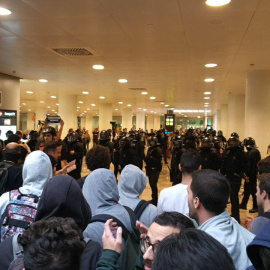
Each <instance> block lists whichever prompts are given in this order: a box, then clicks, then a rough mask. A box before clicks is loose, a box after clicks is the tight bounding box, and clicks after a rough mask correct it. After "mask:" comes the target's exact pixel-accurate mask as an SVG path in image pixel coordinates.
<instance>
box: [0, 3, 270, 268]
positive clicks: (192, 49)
mask: <svg viewBox="0 0 270 270" xmlns="http://www.w3.org/2000/svg"><path fill="white" fill-rule="evenodd" d="M269 14H270V1H269V0H168V1H164V0H137V1H132V0H0V151H1V152H2V150H3V153H2V154H1V158H2V160H5V157H4V155H5V150H6V151H7V153H8V154H7V156H8V155H10V154H9V151H10V149H9V148H8V147H7V145H8V143H12V144H13V143H19V144H25V145H26V144H27V143H28V142H29V141H31V140H35V142H36V143H35V146H34V148H33V150H35V149H36V150H42V151H44V152H45V153H46V154H48V153H47V152H46V151H45V149H47V148H46V147H49V148H50V147H60V146H59V145H57V146H51V145H50V143H49V146H48V145H47V143H48V142H51V141H53V142H57V143H58V144H60V145H61V151H60V152H59V156H58V157H57V158H52V159H51V162H52V165H53V168H54V172H52V173H53V175H54V177H57V176H55V175H58V174H60V175H61V176H62V175H65V174H69V175H71V176H72V177H73V178H75V179H76V180H78V179H81V177H82V178H84V177H85V178H84V180H83V181H85V182H83V183H84V184H83V185H84V187H85V185H86V183H87V179H88V177H89V176H90V175H91V174H93V173H94V169H93V170H91V169H90V171H91V173H90V175H89V176H87V175H88V174H89V172H90V171H89V165H88V163H87V161H86V160H87V159H88V160H89V156H88V150H89V149H92V148H93V147H96V145H99V144H101V145H104V146H106V147H108V148H109V150H110V158H111V163H110V165H108V166H107V167H108V168H110V170H111V171H112V172H114V174H115V175H116V176H117V177H116V178H117V180H118V181H119V179H120V178H121V176H120V175H121V174H120V172H121V171H123V169H124V168H125V166H126V165H128V164H133V165H136V166H137V167H139V168H140V169H141V170H142V171H143V173H144V174H145V175H147V184H146V188H144V189H143V191H142V192H141V193H140V199H141V200H145V201H151V203H152V204H153V206H154V205H157V206H158V201H157V200H158V199H157V196H156V195H153V194H154V193H155V192H157V194H158V196H160V194H161V192H162V191H163V190H165V189H166V190H167V188H170V187H172V185H173V187H175V185H177V184H179V183H181V181H182V177H183V179H185V177H184V175H185V172H184V171H181V168H180V167H181V166H180V167H179V163H180V160H181V158H180V156H179V154H178V152H177V151H178V150H177V149H178V148H179V149H180V148H182V149H184V151H183V153H185V152H186V151H191V152H192V151H193V150H194V151H195V152H196V153H200V154H201V153H202V151H204V150H205V149H208V150H209V149H210V148H211V151H212V152H211V155H212V157H211V158H212V159H211V158H210V156H209V157H207V158H205V162H206V161H207V159H209V160H210V159H211V162H212V163H213V164H214V163H215V162H217V160H218V162H219V165H217V167H215V166H214V165H213V164H212V163H211V162H210V161H209V160H208V161H207V162H209V164H210V163H211V166H210V165H209V167H207V166H206V165H205V167H204V166H203V168H202V169H211V170H214V171H215V172H216V171H218V172H220V173H221V174H223V175H225V176H226V177H227V178H228V180H229V184H230V198H229V197H228V200H226V209H227V211H228V212H229V215H231V216H232V217H233V218H235V220H236V221H237V222H236V223H237V225H239V224H240V226H241V228H246V229H248V230H250V227H251V224H252V223H248V221H247V220H249V221H250V220H251V219H252V220H253V219H255V220H256V218H257V217H258V215H261V214H262V213H263V212H266V210H265V209H266V208H265V207H264V208H262V209H263V210H262V209H260V204H259V203H258V204H259V205H257V203H256V202H255V201H256V195H255V193H256V186H257V173H259V174H260V169H258V168H257V163H258V162H259V161H260V160H264V159H265V158H266V159H267V156H268V155H269V153H270V140H269V137H268V136H269V133H270V117H269V115H270V106H269V100H270V16H269ZM50 128H51V129H50ZM15 134H16V135H18V136H19V137H20V138H19V140H18V141H16V138H17V137H16V138H15V137H14V136H15ZM46 134H47V135H48V134H49V135H50V136H51V137H52V139H48V138H47V137H46V136H47V135H46ZM10 136H11V137H10ZM12 136H13V137H12ZM33 138H34V139H33ZM122 138H123V139H122ZM223 138H224V139H223ZM75 141H76V142H78V143H79V142H81V143H83V149H84V150H83V151H80V150H78V156H79V155H80V154H79V152H80V153H82V155H81V156H80V157H77V156H76V158H75V161H74V160H73V161H74V163H72V159H74V158H70V156H75V155H77V152H76V151H77V150H76V149H75V147H74V148H72V149H71V148H70V149H69V145H70V144H71V143H74V142H75ZM191 141H192V142H191ZM104 142H106V143H104ZM42 143H43V144H42ZM65 144H66V147H67V149H66V150H65V151H67V153H68V154H67V158H65V159H64V158H63V151H64V150H63V149H65V146H63V145H65ZM137 144H138V145H140V146H138V147H139V148H140V147H142V150H140V149H141V148H140V149H139V148H138V149H139V150H136V151H137V152H136V151H135V150H134V149H135V148H134V149H133V150H131V151H130V152H128V151H127V154H123V153H124V150H122V149H124V147H126V146H125V145H129V147H130V149H131V148H132V147H133V146H134V145H136V147H137ZM116 145H117V146H116ZM179 145H180V146H179ZM157 146H159V148H160V152H158V151H157V152H156V153H155V154H153V151H155V150H153V151H152V149H157V148H155V147H157ZM10 147H11V146H10ZM13 147H15V146H13ZM134 147H135V146H134ZM11 148H12V147H11ZM15 148H16V147H15ZM236 148H237V151H238V152H239V153H238V154H236V156H233V157H232V159H231V160H233V161H232V163H231V164H232V165H228V164H229V161H228V160H229V159H230V155H232V153H234V151H236V150H235V149H236ZM24 149H26V152H27V153H26V155H28V156H29V157H30V156H31V154H33V153H30V152H34V151H30V145H29V147H27V146H26V147H25V146H24ZM55 149H56V148H55ZM136 149H137V148H136ZM189 149H193V150H189ZM31 150H32V149H31ZM251 150H252V151H254V152H255V151H256V153H255V154H254V155H257V157H256V158H255V157H254V155H253V156H252V158H250V156H251V155H249V152H250V151H251ZM16 151H17V150H16ZM48 151H49V150H48ZM121 151H122V152H121ZM151 151H152V152H151ZM209 151H210V150H209ZM237 151H236V152H237ZM135 152H136V153H135ZM213 152H214V154H213ZM240 152H241V153H240ZM20 153H21V152H20ZM60 153H61V154H60ZM130 153H131V154H130ZM134 153H135V154H134ZM179 153H180V152H179ZM183 153H182V152H181V155H183ZM11 154H14V153H13V152H12V153H11ZM61 155H62V159H61ZM89 155H90V154H89ZM140 155H141V156H140ZM151 155H152V156H151ZM156 155H159V157H158V158H157V156H156ZM193 155H195V156H196V154H194V153H193ZM209 155H210V154H209ZM28 156H27V157H26V159H25V162H26V163H27V158H28ZM94 156H95V155H94ZM97 156H98V155H96V158H97ZM123 156H124V157H123ZM131 156H132V157H131ZM134 156H136V157H137V156H140V158H141V159H140V161H139V165H138V164H137V163H136V162H137V161H134V160H135V159H136V158H134ZM176 156H177V158H178V160H177V161H176V159H177V158H176ZM195 156H192V157H193V158H195ZM213 156H214V157H213ZM50 158H51V157H50ZM91 158H93V157H91ZM57 159H58V162H57ZM104 159H106V158H104ZM104 159H103V157H102V158H101V160H102V161H103V163H104V162H105V161H104ZM122 159H124V161H123V160H122ZM153 159H155V162H156V163H154V161H153ZM183 159H184V158H183ZM201 159H203V156H202V154H201ZM130 160H133V161H130ZM151 160H152V161H151ZM156 160H158V161H156ZM235 160H236V161H235ZM63 161H65V162H66V163H65V162H64V163H63ZM151 162H153V163H151ZM252 162H253V163H252ZM268 162H269V161H268ZM15 163H16V162H15ZM75 163H76V164H75ZM122 163H125V165H123V166H122V165H121V164H122ZM135 163H136V164H135ZM157 163H158V164H159V165H157ZM176 163H177V164H176ZM236 163H237V164H238V163H239V164H240V165H239V166H243V168H242V169H239V170H238V169H236V170H235V171H233V173H232V171H231V170H230V169H228V168H227V167H229V166H232V167H233V166H238V165H235V164H236ZM23 164H24V160H23V162H22V163H21V166H24V165H23ZM78 164H79V165H78ZM173 164H174V165H173ZM175 164H176V165H175ZM183 164H184V161H183ZM205 164H206V163H205ZM250 164H254V166H253V165H252V166H253V167H252V166H251V165H250ZM27 166H29V165H27ZM73 166H75V167H74V168H75V169H74V168H73ZM76 166H77V168H76ZM118 166H119V172H118ZM155 166H156V167H155ZM158 166H161V167H158ZM173 166H174V167H173ZM190 166H191V165H190ZM226 166H227V167H226ZM247 166H249V169H247ZM71 167H72V168H73V170H74V171H73V172H75V170H76V172H77V174H75V173H73V174H72V173H70V172H72V170H71ZM90 167H91V166H90ZM107 167H106V166H104V167H102V166H101V167H99V168H107ZM183 167H184V165H183ZM244 167H245V169H244ZM251 167H252V168H251ZM78 168H79V172H78V171H77V170H78ZM116 168H117V172H116ZM184 168H185V167H184ZM269 168H270V165H269ZM174 170H176V171H177V172H176V173H175V175H174ZM184 170H185V169H184ZM196 170H197V169H196ZM251 170H253V171H252V173H251ZM258 170H259V171H258ZM157 171H158V173H157ZM194 171H195V170H194ZM264 172H266V173H268V171H264ZM269 172H270V170H269ZM132 173H133V172H132ZM206 173H210V172H206ZM176 174H177V176H176ZM221 174H220V177H221ZM253 175H256V176H254V177H253ZM267 175H268V174H267ZM86 176H87V177H86ZM151 177H152V178H151ZM174 177H176V178H177V180H175V179H176V178H174ZM198 177H199V176H198ZM209 177H210V176H209ZM211 177H212V176H211ZM211 177H210V178H211ZM213 177H214V176H213ZM222 177H223V176H222ZM252 177H253V178H254V179H255V180H251V179H253V178H252ZM0 178H1V164H0ZM210 178H209V179H210ZM85 179H86V180H85ZM173 179H174V180H173ZM232 179H233V180H232ZM235 179H237V181H236V180H235ZM269 179H270V176H269ZM155 181H156V182H155ZM185 181H186V180H185ZM192 181H194V180H193V178H192ZM234 181H236V182H237V187H236V185H234V184H235V182H234ZM262 181H266V180H265V179H263V180H262ZM232 182H233V184H232ZM251 182H252V183H253V184H251ZM188 183H189V184H187V185H188V188H186V191H185V192H188V193H186V196H188V198H189V199H187V197H186V203H187V200H190V196H191V194H193V195H194V194H195V193H194V191H192V192H191V190H190V185H191V184H190V183H191V182H188ZM258 183H259V182H258ZM118 184H119V182H118ZM180 185H181V184H180ZM156 186H157V188H158V190H157V191H155V188H156ZM2 188H3V187H2V186H1V181H0V195H2V194H3V193H4V192H2V191H3V190H5V191H8V190H7V189H3V190H2ZM247 190H250V191H247ZM224 192H225V191H224ZM246 192H247V193H248V192H249V193H248V198H249V199H247V201H246V202H244V201H245V199H243V198H244V194H245V193H246ZM213 193H214V191H213ZM257 193H258V192H257ZM83 194H84V188H83ZM164 194H165V192H164ZM250 195H252V196H250ZM253 195H254V196H253ZM39 196H41V194H39ZM84 196H85V194H84ZM164 196H165V195H164ZM237 196H238V197H237ZM85 197H86V201H88V199H87V196H85ZM236 197H237V202H236ZM254 198H255V199H254ZM253 199H254V200H253ZM2 200H3V195H2V196H1V197H0V214H1V215H2V214H3V209H2V208H1V207H2V206H1V203H2V202H3V201H2ZM269 200H270V182H269ZM120 201H121V194H120ZM120 201H119V202H120ZM88 203H89V202H88ZM190 203H191V202H190V201H188V207H189V211H190V212H189V216H190V217H192V218H193V220H196V221H197V223H198V224H197V225H202V224H200V223H199V222H198V220H199V218H198V217H199V214H194V213H195V212H194V213H193V216H192V215H191V205H190ZM194 203H195V202H194ZM239 204H240V205H239ZM194 205H195V204H194ZM194 205H193V207H195V208H196V206H194ZM269 206H270V202H269ZM90 207H91V204H90ZM234 207H235V210H234V209H233V208H234ZM239 207H240V209H239ZM91 208H92V207H91ZM195 208H194V209H195ZM157 209H159V206H158V208H157ZM192 209H193V208H192ZM194 209H193V210H194ZM196 209H197V208H196ZM196 209H195V210H196ZM132 210H134V209H132ZM195 210H194V211H195ZM269 210H270V209H269ZM172 211H173V210H172ZM260 211H262V213H260ZM180 212H181V211H180ZM258 212H259V213H258ZM94 213H95V211H94ZM210 213H213V212H211V211H210ZM183 214H188V213H183ZM92 215H94V214H93V209H92ZM264 218H265V217H264ZM269 218H270V217H269ZM75 221H76V220H75ZM1 222H2V221H1ZM247 224H249V225H247ZM92 225H93V228H94V230H95V226H94V223H93V224H92ZM0 226H2V224H0ZM110 226H111V228H112V227H113V225H112V224H111V225H110ZM202 226H203V225H202ZM202 226H201V227H202ZM88 228H89V226H88V227H87V229H86V230H85V231H84V237H86V238H88V237H90V238H92V235H90V236H89V235H87V236H86V234H85V233H86V231H87V230H88ZM104 228H105V229H106V224H105V227H104ZM84 229H85V228H84ZM140 229H141V228H140ZM181 230H182V229H181ZM97 231H98V229H97ZM251 231H252V230H251ZM252 232H253V231H252ZM140 233H142V232H141V231H140ZM248 233H250V232H248ZM250 234H251V233H250ZM211 236H213V235H211ZM2 237H3V236H2V234H1V238H2ZM214 238H215V237H214ZM245 239H246V241H247V239H248V238H245ZM269 239H270V237H269ZM2 240H3V238H2ZM99 240H100V241H101V238H100V239H99ZM150 240H151V239H150ZM150 240H149V241H150ZM161 240H162V239H161ZM94 241H97V240H96V239H95V238H94ZM97 242H98V241H97ZM159 242H160V241H159ZM249 243H250V242H249ZM269 243H270V240H269ZM100 244H101V246H102V242H100ZM1 245H2V244H0V253H1V250H2V249H3V248H2V249H1ZM103 245H104V246H105V244H104V242H103ZM149 245H150V246H148V248H149V247H150V248H152V249H153V253H155V252H154V245H152V244H151V242H149ZM224 245H225V244H224ZM241 245H242V246H245V243H244V240H243V242H241ZM2 246H3V245H2ZM107 246H109V244H107ZM246 246H247V245H246ZM225 247H226V245H225ZM269 247H270V244H269ZM104 249H105V248H104ZM109 249H110V248H108V250H109ZM146 250H148V249H146ZM161 250H162V249H161ZM161 250H160V253H159V250H158V251H157V252H158V254H161ZM119 252H121V249H120V251H119ZM164 252H165V251H164ZM209 252H210V251H209ZM228 252H229V254H230V256H231V257H232V261H233V263H234V266H235V269H246V268H247V267H250V266H251V263H250V261H249V259H250V260H251V262H252V264H253V265H254V262H253V260H252V259H251V258H250V257H249V259H248V258H247V261H248V263H246V262H244V259H243V256H247V255H246V253H245V255H243V254H242V253H241V254H240V253H239V254H238V259H237V258H234V255H232V254H231V251H230V250H229V249H228ZM145 254H147V251H146V252H145ZM145 254H144V255H145ZM235 254H236V253H235ZM247 254H248V255H249V253H247ZM268 254H269V257H270V252H269V253H268ZM105 255H107V254H105ZM155 255H156V254H155ZM103 256H104V254H103V253H102V257H101V258H103ZM110 256H111V255H110ZM160 256H161V255H160ZM198 256H199V255H198ZM153 257H154V255H153ZM143 258H144V257H143ZM155 258H156V257H155ZM157 258H158V256H157ZM160 258H161V257H160ZM1 260H2V259H1V255H0V264H1ZM144 260H145V261H144V262H145V265H144V268H132V269H131V268H130V270H133V269H138V270H139V269H145V270H149V269H152V268H151V267H153V269H154V270H156V269H157V270H158V269H162V268H158V266H157V264H155V263H154V259H153V258H152V259H151V260H150V259H149V258H147V259H145V258H144ZM147 260H150V261H151V264H148V263H147V262H148V261H147ZM237 260H238V261H237ZM239 260H242V261H241V262H240V263H239ZM268 260H269V258H268ZM33 265H34V263H33ZM269 265H270V263H269ZM119 267H120V266H119ZM122 267H123V266H122ZM194 267H195V266H194ZM254 267H255V268H248V269H270V268H267V267H266V266H265V265H264V268H259V267H258V266H256V264H255V265H254ZM269 267H270V266H269ZM1 269H8V268H1V266H0V270H1ZM25 269H26V270H28V269H27V267H26V268H25ZM29 269H30V268H29ZM36 269H39V268H36ZM47 269H49V268H47ZM59 269H60V268H59ZM66 269H71V268H66ZM81 269H82V268H81ZM83 269H100V270H101V269H111V270H114V269H118V268H91V267H90V268H83ZM122 269H124V268H119V270H122ZM171 269H176V268H175V267H173V266H172V268H168V270H171ZM177 269H178V268H177ZM179 269H180V268H179ZM181 269H182V268H181ZM183 269H184V268H183ZM194 269H196V267H195V268H194ZM205 269H207V268H205ZM209 269H210V268H209ZM211 269H224V268H222V267H221V268H211ZM227 269H229V268H227ZM231 269H234V268H231ZM125 270H129V269H128V268H126V269H125Z"/></svg>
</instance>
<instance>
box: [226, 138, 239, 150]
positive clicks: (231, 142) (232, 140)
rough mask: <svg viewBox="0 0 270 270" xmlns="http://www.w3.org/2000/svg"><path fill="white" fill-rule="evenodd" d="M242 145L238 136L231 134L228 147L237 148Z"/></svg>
mask: <svg viewBox="0 0 270 270" xmlns="http://www.w3.org/2000/svg"><path fill="white" fill-rule="evenodd" d="M238 146H240V141H239V139H238V138H237V137H233V136H231V137H230V138H229V140H228V147H229V148H235V147H238Z"/></svg>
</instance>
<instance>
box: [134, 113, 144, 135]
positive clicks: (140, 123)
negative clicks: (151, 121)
mask: <svg viewBox="0 0 270 270" xmlns="http://www.w3.org/2000/svg"><path fill="white" fill-rule="evenodd" d="M139 128H141V129H143V130H144V131H145V112H137V113H136V129H137V130H138V129H139Z"/></svg>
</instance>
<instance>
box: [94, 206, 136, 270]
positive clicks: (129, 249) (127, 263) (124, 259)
mask: <svg viewBox="0 0 270 270" xmlns="http://www.w3.org/2000/svg"><path fill="white" fill-rule="evenodd" d="M124 207H125V209H126V210H127V212H128V214H129V217H130V222H131V227H132V231H129V230H128V229H127V227H126V226H125V225H124V224H123V223H122V222H121V221H120V220H118V219H117V218H115V217H113V216H111V215H106V214H102V215H96V216H93V218H92V219H91V221H90V223H94V222H103V223H105V222H106V221H107V220H108V219H113V221H114V222H117V225H118V226H120V227H122V230H123V234H122V236H123V238H124V240H125V247H124V249H123V251H122V252H121V255H120V258H119V259H118V267H119V270H135V269H136V261H137V258H138V256H139V254H140V232H139V230H138V229H137V227H136V220H137V217H136V215H135V213H134V212H133V211H132V210H131V209H130V208H128V207H127V206H124Z"/></svg>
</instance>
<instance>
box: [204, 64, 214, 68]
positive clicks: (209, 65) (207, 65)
mask: <svg viewBox="0 0 270 270" xmlns="http://www.w3.org/2000/svg"><path fill="white" fill-rule="evenodd" d="M204 66H205V67H208V68H213V67H216V66H217V64H214V63H209V64H205V65H204Z"/></svg>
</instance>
